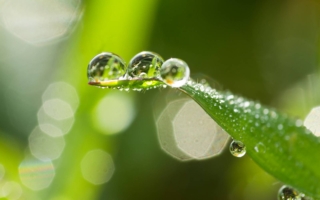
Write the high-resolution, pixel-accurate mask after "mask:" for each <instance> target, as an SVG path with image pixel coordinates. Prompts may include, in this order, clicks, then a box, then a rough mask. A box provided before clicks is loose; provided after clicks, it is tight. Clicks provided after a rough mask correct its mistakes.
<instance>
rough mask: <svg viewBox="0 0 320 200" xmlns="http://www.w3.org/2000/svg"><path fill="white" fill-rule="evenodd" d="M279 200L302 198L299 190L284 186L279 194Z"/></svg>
mask: <svg viewBox="0 0 320 200" xmlns="http://www.w3.org/2000/svg"><path fill="white" fill-rule="evenodd" d="M278 200H301V196H300V195H299V192H298V191H297V190H295V189H293V188H291V187H289V186H286V185H284V186H282V187H281V188H280V190H279V192H278Z"/></svg>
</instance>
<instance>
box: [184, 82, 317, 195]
mask: <svg viewBox="0 0 320 200" xmlns="http://www.w3.org/2000/svg"><path fill="white" fill-rule="evenodd" d="M180 90H181V91H183V92H185V93H186V94H188V95H189V96H190V97H191V98H193V99H194V100H195V101H196V102H197V103H198V104H199V105H200V106H201V107H202V108H203V109H204V110H205V111H206V112H207V113H208V114H209V115H210V116H211V117H212V118H213V119H214V120H215V121H216V122H217V123H218V124H219V125H220V126H221V127H222V128H223V129H224V130H225V131H227V132H228V133H229V134H230V135H231V136H232V137H233V138H234V139H235V140H240V141H241V142H243V143H244V144H245V145H246V149H247V154H248V155H249V156H250V157H251V158H252V159H253V160H254V161H255V162H256V163H257V164H258V165H260V166H261V167H262V168H263V169H264V170H265V171H267V172H268V173H270V174H271V175H273V176H274V177H276V178H277V179H279V180H280V181H282V182H283V183H285V184H288V185H291V186H292V187H295V188H296V189H298V190H299V191H300V192H303V193H305V194H306V195H310V196H313V197H315V198H320V162H319V160H320V139H319V138H317V137H315V136H314V135H313V134H312V133H311V132H310V131H308V130H307V129H306V128H305V127H304V126H302V121H301V120H297V119H293V118H290V117H288V116H287V115H285V114H282V113H279V112H277V111H276V110H274V109H271V108H268V107H264V106H261V105H260V104H259V103H255V102H253V101H249V100H247V99H245V98H242V97H239V96H235V95H233V94H231V93H230V92H218V91H216V90H214V89H211V88H209V87H204V86H203V85H201V84H197V83H194V82H189V83H188V84H186V85H185V86H183V87H181V88H180Z"/></svg>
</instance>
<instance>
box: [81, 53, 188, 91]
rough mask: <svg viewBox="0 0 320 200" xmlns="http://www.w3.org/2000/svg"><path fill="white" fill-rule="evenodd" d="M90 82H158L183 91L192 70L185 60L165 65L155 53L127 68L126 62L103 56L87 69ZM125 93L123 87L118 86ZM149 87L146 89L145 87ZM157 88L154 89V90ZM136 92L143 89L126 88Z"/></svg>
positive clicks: (134, 60)
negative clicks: (182, 87) (182, 88)
mask: <svg viewBox="0 0 320 200" xmlns="http://www.w3.org/2000/svg"><path fill="white" fill-rule="evenodd" d="M87 76H88V79H89V82H97V83H99V82H103V81H110V80H133V79H134V80H139V79H141V80H142V79H144V80H148V79H149V80H159V81H162V82H163V83H165V84H166V85H169V86H171V87H181V86H183V85H184V84H186V82H187V81H188V79H189V76H190V69H189V67H188V65H187V63H185V62H184V61H183V60H180V59H177V58H171V59H168V60H166V61H164V60H163V58H162V57H161V56H160V55H158V54H156V53H153V52H149V51H143V52H140V53H138V54H137V55H135V56H134V57H133V58H132V59H131V60H130V62H129V65H128V67H127V66H126V64H125V62H124V61H123V59H122V58H121V57H120V56H118V55H116V54H113V53H108V52H104V53H100V54H98V55H96V56H95V57H94V58H93V59H92V60H91V61H90V62H89V65H88V70H87ZM118 87H119V88H120V89H123V88H122V87H121V86H118ZM146 87H147V86H146ZM152 87H154V86H152ZM125 89H135V90H138V91H139V89H140V88H134V86H133V87H132V88H125Z"/></svg>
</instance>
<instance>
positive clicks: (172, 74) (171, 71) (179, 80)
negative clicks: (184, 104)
mask: <svg viewBox="0 0 320 200" xmlns="http://www.w3.org/2000/svg"><path fill="white" fill-rule="evenodd" d="M160 75H161V78H162V80H163V82H164V83H165V84H167V85H169V86H171V87H181V86H183V85H184V84H186V83H187V81H188V79H189V76H190V69H189V67H188V65H187V63H185V62H184V61H183V60H180V59H177V58H171V59H169V60H166V61H165V62H164V63H163V64H162V66H161V69H160Z"/></svg>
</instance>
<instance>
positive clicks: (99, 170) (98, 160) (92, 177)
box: [81, 149, 115, 185]
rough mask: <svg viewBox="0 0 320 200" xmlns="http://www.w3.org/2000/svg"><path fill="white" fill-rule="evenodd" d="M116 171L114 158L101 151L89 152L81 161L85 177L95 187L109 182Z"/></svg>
mask: <svg viewBox="0 0 320 200" xmlns="http://www.w3.org/2000/svg"><path fill="white" fill-rule="evenodd" d="M114 170H115V167H114V163H113V160H112V157H111V156H110V155H109V154H108V153H107V152H105V151H103V150H101V149H95V150H92V151H89V152H88V153H87V154H86V155H85V156H84V157H83V159H82V161H81V172H82V175H83V177H84V178H85V179H86V180H87V181H89V182H90V183H92V184H95V185H99V184H103V183H106V182H108V181H109V180H110V179H111V177H112V175H113V173H114Z"/></svg>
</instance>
